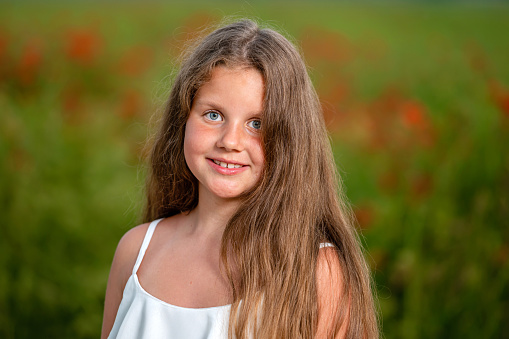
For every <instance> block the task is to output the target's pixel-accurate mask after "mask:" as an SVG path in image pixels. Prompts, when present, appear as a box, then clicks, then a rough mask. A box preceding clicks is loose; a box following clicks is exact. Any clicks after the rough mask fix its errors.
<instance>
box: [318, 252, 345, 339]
mask: <svg viewBox="0 0 509 339" xmlns="http://www.w3.org/2000/svg"><path fill="white" fill-rule="evenodd" d="M343 285H344V284H343V269H342V267H341V262H340V260H339V256H338V253H337V250H336V248H335V247H324V248H321V249H320V251H319V252H318V258H317V263H316V289H317V297H318V328H317V334H316V337H317V338H331V337H332V338H344V337H345V335H346V329H347V323H348V318H349V316H348V315H349V302H348V303H347V305H348V309H346V310H344V311H341V310H340V309H339V306H340V304H341V301H342V300H341V298H343V297H344V295H345V294H344V293H343V289H344V286H343ZM341 313H342V314H344V318H343V321H342V323H338V320H339V318H338V316H339V314H341Z"/></svg>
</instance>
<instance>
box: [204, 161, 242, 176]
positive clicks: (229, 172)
mask: <svg viewBox="0 0 509 339" xmlns="http://www.w3.org/2000/svg"><path fill="white" fill-rule="evenodd" d="M214 160H216V161H220V162H226V163H229V164H236V165H241V166H242V167H239V168H224V167H222V166H219V165H218V164H216V163H215V162H214ZM207 162H208V163H209V165H210V166H211V167H212V168H213V169H214V170H215V171H216V172H218V173H220V174H224V175H235V174H239V173H242V172H244V171H245V170H247V169H248V167H249V166H248V165H245V164H242V163H239V162H235V161H227V160H225V159H219V158H214V159H211V158H207Z"/></svg>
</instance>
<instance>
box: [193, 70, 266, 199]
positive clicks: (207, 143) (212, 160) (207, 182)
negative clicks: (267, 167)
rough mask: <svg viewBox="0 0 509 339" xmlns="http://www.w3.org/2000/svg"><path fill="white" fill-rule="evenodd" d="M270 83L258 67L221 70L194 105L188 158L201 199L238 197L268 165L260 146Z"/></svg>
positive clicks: (213, 73)
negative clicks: (265, 80)
mask: <svg viewBox="0 0 509 339" xmlns="http://www.w3.org/2000/svg"><path fill="white" fill-rule="evenodd" d="M263 96H264V84H263V78H262V75H261V73H260V72H259V71H258V70H256V69H254V68H227V67H225V66H218V67H216V68H214V69H213V70H212V74H211V78H210V80H209V81H208V82H206V83H205V84H203V85H202V86H201V87H200V89H199V90H198V92H197V93H196V96H195V98H194V101H193V105H192V107H191V112H190V113H189V118H188V120H187V123H186V130H185V138H184V155H185V159H186V162H187V165H188V167H189V169H190V170H191V172H192V173H193V174H194V176H195V177H196V178H197V179H198V182H199V197H200V199H202V198H203V197H204V196H207V195H209V194H211V195H212V196H215V197H219V198H224V199H228V198H236V197H238V196H239V195H240V194H241V193H243V192H245V191H247V190H249V189H251V188H253V187H254V185H256V183H257V182H258V179H259V178H260V176H261V173H262V170H263V166H264V163H265V159H264V154H263V149H262V145H261V142H260V128H261V120H260V119H261V114H262V109H263Z"/></svg>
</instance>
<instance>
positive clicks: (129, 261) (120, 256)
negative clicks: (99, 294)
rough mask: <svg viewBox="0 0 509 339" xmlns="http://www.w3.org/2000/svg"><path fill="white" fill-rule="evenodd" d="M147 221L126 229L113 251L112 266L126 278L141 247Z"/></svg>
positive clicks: (147, 224)
mask: <svg viewBox="0 0 509 339" xmlns="http://www.w3.org/2000/svg"><path fill="white" fill-rule="evenodd" d="M148 226H149V223H145V224H141V225H138V226H136V227H133V228H131V229H130V230H129V231H127V232H126V233H125V234H124V236H123V237H122V238H121V239H120V241H119V243H118V246H117V250H116V251H115V257H114V258H113V264H112V268H113V266H116V267H115V268H117V270H116V271H117V273H120V274H119V275H120V276H122V277H123V278H124V279H122V280H126V277H129V275H130V272H131V270H132V268H133V267H134V264H135V262H136V258H137V257H138V252H139V251H140V248H141V243H142V242H143V239H144V237H145V234H146V233H147V229H148Z"/></svg>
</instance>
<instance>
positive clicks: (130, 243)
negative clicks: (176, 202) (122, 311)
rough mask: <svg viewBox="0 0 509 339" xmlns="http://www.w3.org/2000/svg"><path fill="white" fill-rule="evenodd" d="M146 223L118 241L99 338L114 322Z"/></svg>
mask: <svg viewBox="0 0 509 339" xmlns="http://www.w3.org/2000/svg"><path fill="white" fill-rule="evenodd" d="M147 228H148V224H143V225H140V226H137V227H135V228H133V229H131V230H129V231H128V232H127V233H126V234H125V235H124V236H123V237H122V239H120V242H119V243H118V246H117V250H116V251H115V256H114V257H113V263H112V264H111V270H110V276H109V278H108V285H107V287H106V297H105V302H104V315H103V325H102V330H101V338H102V339H104V338H107V337H108V335H109V334H110V332H111V328H112V327H113V323H114V322H115V318H116V316H117V311H118V307H119V305H120V302H121V301H122V294H123V292H124V288H125V285H126V283H127V280H128V279H129V277H130V276H131V272H132V269H133V267H134V264H135V262H136V258H137V256H138V252H139V250H140V247H141V243H142V242H143V238H144V236H145V233H146V231H147Z"/></svg>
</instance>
